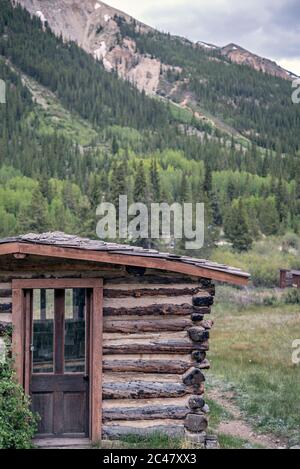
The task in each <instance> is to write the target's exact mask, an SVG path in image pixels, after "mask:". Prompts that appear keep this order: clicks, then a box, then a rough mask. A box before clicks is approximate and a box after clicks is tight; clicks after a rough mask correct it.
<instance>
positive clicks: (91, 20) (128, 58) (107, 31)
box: [17, 0, 296, 93]
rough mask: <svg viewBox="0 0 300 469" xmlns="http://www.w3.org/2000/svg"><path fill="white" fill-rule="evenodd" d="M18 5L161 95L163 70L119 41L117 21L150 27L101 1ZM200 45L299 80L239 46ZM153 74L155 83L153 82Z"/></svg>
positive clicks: (43, 0)
mask: <svg viewBox="0 0 300 469" xmlns="http://www.w3.org/2000/svg"><path fill="white" fill-rule="evenodd" d="M17 1H18V2H19V3H20V4H22V5H23V6H24V7H25V8H26V9H27V10H28V11H29V12H30V13H31V14H34V15H37V16H38V17H39V18H40V19H41V20H42V21H43V22H47V23H48V24H49V26H50V27H51V29H52V30H53V31H54V32H55V33H56V34H58V35H60V34H62V36H63V37H64V38H65V39H67V40H72V41H75V42H76V43H77V44H78V45H79V46H80V47H83V49H84V50H85V51H86V52H88V53H91V54H92V55H93V56H94V57H96V58H98V59H101V60H103V62H104V65H105V67H106V68H107V69H108V70H112V69H115V68H117V69H118V72H119V74H120V75H121V76H123V77H124V78H126V79H129V80H131V81H133V82H135V83H136V85H137V87H138V88H139V89H145V91H147V92H149V93H155V92H156V91H157V86H158V80H159V70H160V67H159V66H158V64H157V62H156V61H155V60H153V59H152V60H151V59H150V58H147V57H145V56H144V55H143V54H138V53H136V52H137V51H136V48H135V44H134V41H123V43H122V42H120V41H119V34H120V26H119V24H118V20H117V19H118V18H123V19H124V20H125V22H126V23H127V24H132V23H134V25H135V27H136V28H137V29H138V30H139V32H140V33H145V34H146V33H149V32H153V31H154V29H153V28H151V27H150V26H147V25H145V24H143V23H141V22H139V21H137V20H135V19H134V18H132V17H131V16H129V15H127V14H126V13H124V12H121V11H119V10H117V9H115V8H113V7H110V6H108V5H106V4H105V3H103V2H101V1H98V0H84V1H80V0H17ZM182 40H183V41H184V39H183V38H182ZM188 42H189V41H188ZM197 45H198V46H199V47H202V48H204V49H206V50H207V51H209V50H214V51H219V52H220V53H221V54H222V55H223V56H225V57H227V58H228V59H230V60H231V61H232V62H234V63H238V64H243V65H248V66H250V67H252V68H254V69H255V70H257V71H262V72H264V73H268V74H270V75H272V76H276V77H279V78H282V79H286V80H291V79H294V78H296V77H295V75H293V74H292V73H290V72H288V71H287V70H284V69H283V68H282V67H280V66H279V65H277V64H276V63H275V62H274V61H271V60H269V59H266V58H263V57H259V56H258V55H256V54H253V53H251V52H249V51H247V50H245V49H243V48H242V47H240V46H238V45H236V44H228V45H227V46H225V47H218V46H215V45H213V44H207V43H205V42H201V41H199V42H198V43H197ZM147 59H148V60H147ZM165 65H167V64H165ZM150 74H151V75H152V79H149V75H150Z"/></svg>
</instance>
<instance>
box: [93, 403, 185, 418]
mask: <svg viewBox="0 0 300 469" xmlns="http://www.w3.org/2000/svg"><path fill="white" fill-rule="evenodd" d="M189 412H190V409H189V407H188V406H182V405H181V406H178V405H159V406H157V405H147V406H143V407H112V408H108V409H103V412H102V418H103V421H114V420H153V419H178V420H180V419H184V418H185V417H186V416H187V415H188V413H189Z"/></svg>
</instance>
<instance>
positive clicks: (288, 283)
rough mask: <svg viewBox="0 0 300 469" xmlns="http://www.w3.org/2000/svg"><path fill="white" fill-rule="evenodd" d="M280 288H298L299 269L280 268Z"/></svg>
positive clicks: (299, 285)
mask: <svg viewBox="0 0 300 469" xmlns="http://www.w3.org/2000/svg"><path fill="white" fill-rule="evenodd" d="M280 288H283V289H284V288H300V270H288V269H281V270H280Z"/></svg>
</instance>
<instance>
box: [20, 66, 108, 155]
mask: <svg viewBox="0 0 300 469" xmlns="http://www.w3.org/2000/svg"><path fill="white" fill-rule="evenodd" d="M23 79H24V80H25V83H26V86H27V87H28V89H29V90H30V92H31V94H32V95H33V97H34V99H35V100H36V102H37V103H38V106H36V108H35V110H34V112H32V113H31V114H30V115H29V117H28V123H29V124H31V125H33V126H34V127H35V128H36V126H37V128H38V131H39V132H40V134H42V135H49V134H53V133H54V132H57V133H58V134H61V135H64V136H65V137H67V138H69V139H71V140H73V141H74V142H76V143H78V144H79V145H82V146H88V145H90V144H91V143H92V142H95V141H97V140H98V139H99V137H98V132H97V131H96V130H95V129H94V128H93V127H92V125H91V124H90V123H89V122H87V121H85V120H84V119H82V118H81V117H79V116H77V115H75V114H72V113H71V112H69V111H67V110H66V109H65V108H64V107H63V106H62V104H61V103H60V101H59V100H58V99H57V98H56V96H55V95H54V94H53V93H51V92H50V91H49V90H48V89H46V88H44V87H43V86H41V85H40V84H38V83H37V82H35V81H34V80H33V79H32V78H29V77H28V76H26V75H24V76H23Z"/></svg>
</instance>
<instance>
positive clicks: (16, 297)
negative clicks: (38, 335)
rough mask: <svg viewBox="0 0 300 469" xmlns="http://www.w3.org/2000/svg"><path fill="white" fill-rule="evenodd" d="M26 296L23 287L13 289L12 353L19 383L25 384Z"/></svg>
mask: <svg viewBox="0 0 300 469" xmlns="http://www.w3.org/2000/svg"><path fill="white" fill-rule="evenodd" d="M23 299H24V296H23V291H22V290H21V289H13V290H12V300H13V301H12V304H13V306H12V324H13V336H12V353H13V359H14V364H15V372H16V377H17V380H18V383H19V384H21V386H24V314H23V306H24V304H23V303H24V301H23Z"/></svg>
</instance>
